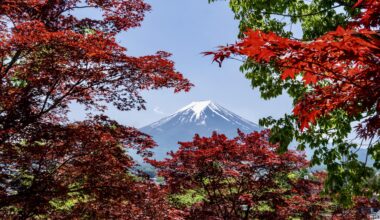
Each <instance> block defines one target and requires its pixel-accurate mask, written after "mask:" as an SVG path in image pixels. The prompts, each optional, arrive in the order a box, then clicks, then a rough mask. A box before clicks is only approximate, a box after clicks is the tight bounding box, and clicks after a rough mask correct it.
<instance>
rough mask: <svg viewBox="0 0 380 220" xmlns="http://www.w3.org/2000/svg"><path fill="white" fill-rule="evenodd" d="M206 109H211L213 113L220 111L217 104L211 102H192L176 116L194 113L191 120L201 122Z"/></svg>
mask: <svg viewBox="0 0 380 220" xmlns="http://www.w3.org/2000/svg"><path fill="white" fill-rule="evenodd" d="M206 109H210V110H211V111H213V112H216V111H219V107H218V106H217V105H216V104H214V103H213V102H212V101H210V100H207V101H198V102H192V103H190V104H189V105H187V106H185V107H183V108H181V109H180V110H178V111H177V112H176V113H175V114H181V113H192V115H191V117H190V118H191V119H195V120H199V119H200V118H201V116H202V114H204V112H205V110H206Z"/></svg>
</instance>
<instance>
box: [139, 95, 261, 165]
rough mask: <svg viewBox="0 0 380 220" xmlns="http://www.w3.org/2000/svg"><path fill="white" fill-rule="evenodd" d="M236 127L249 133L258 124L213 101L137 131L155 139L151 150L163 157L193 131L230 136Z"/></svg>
mask: <svg viewBox="0 0 380 220" xmlns="http://www.w3.org/2000/svg"><path fill="white" fill-rule="evenodd" d="M238 129H240V130H241V131H242V132H245V133H249V132H252V131H258V130H260V127H259V125H257V124H255V123H253V122H251V121H248V120H246V119H244V118H242V117H240V116H238V115H237V114H235V113H233V112H231V111H229V110H227V109H225V108H224V107H222V106H220V105H218V104H216V103H213V102H212V101H199V102H192V103H190V104H189V105H187V106H185V107H183V108H181V109H180V110H178V111H177V112H175V113H174V114H172V115H170V116H168V117H166V118H163V119H161V120H159V121H157V122H155V123H153V124H150V125H148V126H145V127H143V128H141V129H140V130H141V131H142V132H144V133H146V134H149V135H151V136H152V137H153V139H154V140H155V141H156V142H157V144H158V147H157V148H155V149H154V151H153V152H154V154H155V158H157V159H162V158H164V157H166V153H167V152H169V151H176V150H177V149H178V141H190V140H192V138H193V137H194V135H195V134H199V135H201V136H210V135H211V134H212V132H213V131H217V132H218V133H222V134H225V135H226V136H228V137H230V138H232V137H235V136H237V130H238Z"/></svg>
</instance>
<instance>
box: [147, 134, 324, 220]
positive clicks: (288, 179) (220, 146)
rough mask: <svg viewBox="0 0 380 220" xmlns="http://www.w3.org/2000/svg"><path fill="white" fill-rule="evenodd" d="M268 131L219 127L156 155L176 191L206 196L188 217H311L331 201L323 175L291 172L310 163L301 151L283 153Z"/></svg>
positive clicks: (193, 207)
mask: <svg viewBox="0 0 380 220" xmlns="http://www.w3.org/2000/svg"><path fill="white" fill-rule="evenodd" d="M268 138H269V132H268V131H262V132H254V133H252V134H247V135H245V134H243V133H240V134H239V136H238V137H236V138H234V139H228V138H227V137H226V136H224V135H222V134H217V133H214V134H213V135H212V137H209V138H207V137H200V136H198V135H196V136H195V137H194V139H193V141H191V142H183V143H180V144H181V145H180V148H179V150H178V151H177V152H175V153H174V152H171V153H170V154H169V155H170V158H168V159H165V160H164V161H151V163H152V164H153V165H154V166H155V167H156V168H157V169H158V171H159V172H158V175H161V176H163V177H164V178H165V184H166V186H167V187H168V190H169V192H170V193H172V194H186V193H188V191H189V190H195V191H196V192H197V193H198V194H199V195H200V196H201V197H202V198H203V199H202V201H200V202H198V203H195V204H193V205H191V206H190V207H187V208H188V211H189V216H187V219H286V218H289V217H291V216H294V217H296V216H299V217H302V218H305V219H310V218H313V217H316V216H319V215H320V214H321V211H323V210H324V209H325V207H326V206H327V205H326V204H324V201H325V200H324V198H323V197H321V196H320V195H319V193H320V192H321V190H322V188H323V184H322V182H321V181H320V180H319V179H318V178H314V179H303V178H292V175H294V176H295V175H296V173H298V172H300V171H301V169H303V168H305V167H307V165H308V162H307V161H306V160H305V157H304V155H303V154H301V153H300V152H295V151H289V152H287V153H284V154H278V153H277V150H278V145H275V144H270V143H269V141H268Z"/></svg>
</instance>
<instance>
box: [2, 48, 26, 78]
mask: <svg viewBox="0 0 380 220" xmlns="http://www.w3.org/2000/svg"><path fill="white" fill-rule="evenodd" d="M21 53H22V52H21V50H17V51H16V53H15V55H14V56H13V57H12V60H11V61H10V62H9V63H8V64H7V68H5V70H4V75H6V74H7V73H8V71H9V70H10V69H11V68H12V66H13V65H14V64H15V63H16V62H17V60H18V59H19V58H20V56H21Z"/></svg>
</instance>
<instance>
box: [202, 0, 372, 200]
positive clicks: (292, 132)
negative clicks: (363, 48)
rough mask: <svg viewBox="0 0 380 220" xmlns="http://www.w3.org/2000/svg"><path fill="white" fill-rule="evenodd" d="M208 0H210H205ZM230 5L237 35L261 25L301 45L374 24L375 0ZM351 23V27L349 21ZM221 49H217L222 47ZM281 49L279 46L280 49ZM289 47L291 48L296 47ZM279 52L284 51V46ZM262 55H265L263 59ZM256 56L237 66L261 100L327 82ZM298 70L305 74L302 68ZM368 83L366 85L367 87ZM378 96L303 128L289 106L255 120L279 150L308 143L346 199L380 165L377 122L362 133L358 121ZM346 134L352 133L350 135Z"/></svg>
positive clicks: (298, 95) (241, 0) (258, 0)
mask: <svg viewBox="0 0 380 220" xmlns="http://www.w3.org/2000/svg"><path fill="white" fill-rule="evenodd" d="M213 1H215V0H210V1H209V2H213ZM230 7H231V9H232V11H233V12H234V13H235V19H237V20H239V21H240V25H239V27H240V33H239V37H240V38H241V39H246V38H248V37H247V34H246V33H247V31H248V30H253V31H262V32H261V33H264V34H265V33H269V32H271V33H274V34H275V35H276V36H279V37H281V39H280V38H278V39H279V40H283V41H286V40H289V42H290V40H292V42H291V43H294V42H296V44H297V43H299V44H298V45H303V46H305V45H307V44H308V43H312V42H315V40H316V39H317V38H318V39H320V37H322V36H324V35H326V34H327V33H329V32H330V31H334V30H336V29H337V27H339V26H340V27H343V29H350V28H351V29H352V30H358V29H359V28H362V29H365V30H367V31H372V30H375V29H378V27H379V20H378V12H379V1H377V0H367V1H359V2H358V1H356V0H353V1H351V0H336V1H334V0H324V1H322V0H312V1H302V0H279V1H263V0H230ZM363 11H366V12H367V13H366V15H365V16H364V15H363V13H362V12H363ZM376 14H377V16H376ZM358 23H359V24H360V25H361V26H360V25H358ZM355 25H356V27H354V26H355ZM294 26H300V27H301V28H302V34H301V35H302V36H301V37H300V38H299V39H298V38H296V37H295V36H294V33H293V32H292V27H294ZM375 35H376V36H375V37H374V38H376V39H377V40H375V41H373V42H371V44H372V45H374V47H377V48H378V34H375ZM271 37H272V38H273V36H269V35H268V36H267V40H270V38H271ZM259 38H260V37H259ZM276 39H277V38H276ZM366 40H367V39H366ZM251 42H252V41H251ZM273 42H274V41H273ZM376 45H377V46H376ZM244 46H247V44H245V45H244ZM262 46H263V45H262ZM271 46H272V48H271V49H273V48H275V47H276V45H274V44H271ZM326 48H327V46H326ZM224 49H225V48H224ZM224 49H222V50H221V51H219V52H222V53H223V50H224ZM271 49H268V50H271ZM282 49H283V50H282V52H284V51H285V49H284V48H282ZM292 49H293V50H294V51H295V50H296V49H297V48H292ZM234 50H235V51H234ZM236 50H237V48H234V47H230V48H227V50H225V51H224V52H233V53H234V52H236ZM342 51H343V50H342ZM373 51H375V52H374V53H373V55H374V57H375V58H376V57H377V58H376V59H374V60H378V55H376V54H378V49H374V50H373ZM376 51H377V52H376ZM268 52H269V51H268ZM270 52H272V51H270ZM277 52H278V51H277ZM303 52H304V51H303ZM237 54H239V55H246V56H248V57H249V58H252V57H251V56H250V55H248V54H245V53H244V52H241V51H238V52H237ZM278 54H279V53H278ZM278 54H276V55H278ZM225 55H227V56H228V54H227V53H224V54H222V55H221V54H219V55H218V56H219V57H218V56H216V57H215V60H216V61H221V60H222V59H220V58H225ZM283 55H286V53H285V52H284V54H283ZM265 56H266V57H267V59H266V60H263V57H265ZM355 56H356V57H355ZM355 56H352V57H353V58H352V60H355V59H356V58H357V57H358V56H360V55H357V54H355ZM256 58H257V59H247V60H246V61H245V62H244V64H243V65H242V66H241V68H240V70H241V71H242V72H243V73H244V74H245V76H246V77H247V78H248V79H249V80H251V83H252V86H253V87H254V88H258V89H259V90H260V92H261V96H262V98H264V99H266V100H267V99H271V98H275V97H278V96H279V95H281V94H283V93H284V92H286V93H287V94H288V95H289V96H290V97H291V98H292V99H293V104H294V105H295V106H296V105H297V104H298V103H299V102H300V101H301V100H304V99H305V97H306V96H307V95H309V94H311V93H310V92H311V91H312V92H314V91H317V90H316V88H317V86H318V87H319V88H323V87H324V86H326V85H328V83H329V82H331V81H328V80H325V81H322V80H318V83H315V84H313V85H311V84H310V83H307V82H306V83H305V79H304V80H300V78H297V77H294V75H295V74H294V75H293V77H284V74H285V73H284V70H286V68H284V65H279V62H276V60H275V58H273V57H271V56H269V55H268V54H261V57H260V56H259V55H258V57H256ZM276 58H278V56H277V57H276ZM375 62H376V61H375ZM377 62H378V61H377ZM282 64H283V63H282ZM288 64H289V63H288ZM301 71H302V70H301ZM296 74H299V73H296ZM301 75H303V76H304V77H305V75H304V74H303V73H301ZM372 77H373V78H367V79H368V80H371V81H372V82H373V83H374V87H373V88H375V87H376V88H377V85H379V81H378V73H376V72H375V73H374V74H373V75H372ZM367 82H368V81H367ZM323 83H325V84H323ZM334 83H335V82H334ZM368 89H369V90H370V88H368ZM371 89H372V88H371ZM374 91H376V90H374ZM378 100H379V97H378V95H377V92H375V95H373V96H371V100H370V101H371V104H370V105H368V107H366V109H365V110H363V108H361V110H360V111H359V112H356V113H355V114H352V112H351V113H350V112H349V111H348V110H347V109H344V107H338V108H334V110H332V111H329V112H328V114H321V115H318V117H317V118H316V120H315V121H314V119H313V122H314V123H312V124H310V125H308V126H307V129H303V128H304V127H305V125H304V124H302V123H300V120H299V118H297V116H296V114H295V113H294V112H293V113H292V114H286V115H284V117H282V118H281V119H278V120H275V119H273V118H271V117H269V118H264V119H261V120H260V124H261V125H263V126H267V127H270V128H271V138H270V139H271V141H272V142H279V143H280V144H281V148H280V151H282V152H283V151H286V150H287V148H288V146H289V144H290V143H291V142H292V141H294V140H295V141H297V142H298V143H299V145H298V148H299V149H300V150H304V149H305V148H306V147H309V148H311V149H313V150H314V156H313V158H312V161H311V163H312V165H320V164H322V163H323V164H325V165H326V166H327V170H328V172H329V178H328V181H327V182H326V183H327V188H328V189H329V190H330V191H331V192H335V193H336V196H337V198H339V199H340V201H341V202H343V203H344V204H347V205H348V204H350V202H351V199H350V198H351V197H352V196H353V195H355V194H363V193H365V192H368V191H364V190H363V184H364V180H365V179H366V178H369V177H371V176H373V175H374V174H375V172H376V170H375V168H379V164H378V163H379V158H378V155H380V152H379V147H380V144H379V139H378V137H379V126H378V122H375V123H372V124H375V125H373V126H372V131H371V135H366V134H368V133H366V132H368V129H367V131H363V129H362V128H363V124H364V127H365V128H368V127H367V125H368V123H367V122H366V120H367V119H368V118H371V119H374V118H378V108H379V107H378V106H379V104H378V103H379V102H378ZM360 101H361V100H359V101H358V103H359V104H361V102H360ZM359 104H358V105H359ZM359 108H360V107H359ZM376 120H377V119H376ZM366 123H367V124H366ZM376 124H377V125H376ZM351 135H353V136H356V137H355V138H353V139H352V138H351V139H350V138H349V137H351ZM365 145H366V147H367V149H368V150H367V151H368V153H367V155H366V159H365V162H362V161H359V159H358V155H357V154H356V152H357V151H358V150H359V149H360V148H363V147H364V146H365ZM369 157H372V159H374V160H375V164H374V167H375V168H373V167H372V166H369V164H367V162H368V158H369Z"/></svg>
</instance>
